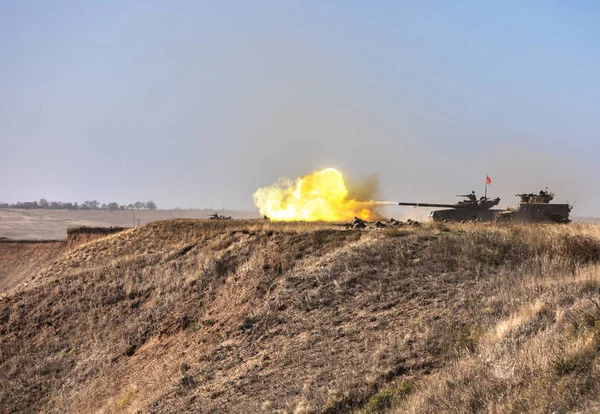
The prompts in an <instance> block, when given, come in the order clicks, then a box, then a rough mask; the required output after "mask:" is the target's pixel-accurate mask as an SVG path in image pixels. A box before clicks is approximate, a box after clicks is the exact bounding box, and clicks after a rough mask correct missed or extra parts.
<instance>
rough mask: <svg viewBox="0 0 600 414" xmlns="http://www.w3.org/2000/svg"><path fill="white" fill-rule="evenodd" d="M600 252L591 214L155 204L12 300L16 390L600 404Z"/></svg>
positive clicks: (438, 404)
mask: <svg viewBox="0 0 600 414" xmlns="http://www.w3.org/2000/svg"><path fill="white" fill-rule="evenodd" d="M599 261H600V227H596V226H593V225H570V226H552V225H531V226H505V227H496V226H492V225H487V224H477V225H473V224H463V225H459V224H457V225H451V226H450V225H434V224H432V225H426V226H423V227H418V228H394V229H381V230H377V231H374V230H369V231H360V230H345V229H342V228H340V227H336V226H332V225H328V224H303V223H298V224H285V223H265V222H262V221H258V220H257V221H237V220H234V221H229V222H226V221H220V222H209V221H198V220H169V221H162V222H154V223H150V224H148V225H145V226H141V227H137V228H133V229H130V230H127V231H124V232H122V233H117V234H114V235H110V236H107V237H105V238H102V239H98V240H95V241H92V242H90V243H87V244H83V245H81V246H79V247H77V248H75V249H72V250H69V251H62V252H57V253H56V257H54V258H53V260H52V261H49V262H47V266H46V267H44V268H36V269H33V268H32V271H31V274H30V277H31V279H30V280H28V282H27V283H26V284H21V285H19V287H17V288H16V289H12V290H11V291H10V292H9V294H7V295H5V297H3V298H1V299H0V409H1V410H8V412H19V411H22V412H68V413H79V412H100V413H113V412H114V413H117V412H128V413H129V412H131V413H136V412H144V413H146V412H150V413H179V412H215V413H220V412H281V413H283V412H288V413H308V412H328V413H336V412H363V413H377V412H398V413H400V412H489V411H493V410H496V412H509V411H510V412H553V411H555V412H567V411H585V412H590V411H600V402H599V401H598V397H597V396H598V395H599V392H600V381H599V380H600V364H599V359H598V349H599V347H600V305H599V304H600V295H599V288H600V272H599V268H598V262H599ZM10 276H11V275H10V272H8V273H7V275H4V276H3V277H10Z"/></svg>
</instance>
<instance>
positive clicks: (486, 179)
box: [485, 175, 492, 185]
mask: <svg viewBox="0 0 600 414" xmlns="http://www.w3.org/2000/svg"><path fill="white" fill-rule="evenodd" d="M485 183H486V184H488V185H489V184H491V183H492V179H491V178H490V176H489V175H486V176H485Z"/></svg>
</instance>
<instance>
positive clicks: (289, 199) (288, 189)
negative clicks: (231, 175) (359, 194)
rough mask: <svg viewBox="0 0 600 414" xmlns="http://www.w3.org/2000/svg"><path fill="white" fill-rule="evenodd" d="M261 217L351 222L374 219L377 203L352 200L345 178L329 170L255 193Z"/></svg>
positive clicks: (333, 170) (285, 219)
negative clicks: (357, 218)
mask: <svg viewBox="0 0 600 414" xmlns="http://www.w3.org/2000/svg"><path fill="white" fill-rule="evenodd" d="M253 198H254V204H255V205H256V207H257V208H258V211H259V212H260V214H261V215H266V216H268V217H269V218H270V219H271V220H277V221H347V220H352V219H353V218H354V217H360V218H362V219H364V220H372V219H375V218H376V217H377V214H376V213H375V212H374V211H373V208H374V206H375V204H376V202H374V201H357V200H352V199H348V189H347V188H346V183H345V182H344V176H343V175H342V173H340V172H339V171H338V170H336V169H335V168H325V169H323V170H319V171H315V172H313V173H311V174H308V175H305V176H304V177H300V178H298V179H296V180H295V181H291V180H289V179H287V178H284V179H281V180H279V182H278V183H276V184H273V185H271V186H268V187H264V188H260V189H258V190H256V192H255V193H254V196H253Z"/></svg>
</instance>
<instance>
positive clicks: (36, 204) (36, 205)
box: [0, 198, 156, 210]
mask: <svg viewBox="0 0 600 414" xmlns="http://www.w3.org/2000/svg"><path fill="white" fill-rule="evenodd" d="M0 208H22V209H27V210H31V209H48V210H127V209H136V210H156V204H155V203H154V201H146V202H144V201H136V202H135V203H131V204H119V203H115V202H114V201H113V202H112V203H102V204H100V202H99V201H97V200H89V201H84V202H83V203H81V204H79V203H77V202H75V203H65V202H62V201H48V200H46V199H45V198H42V199H41V200H40V201H17V202H16V203H13V204H11V203H2V202H0Z"/></svg>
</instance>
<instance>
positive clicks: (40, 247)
mask: <svg viewBox="0 0 600 414" xmlns="http://www.w3.org/2000/svg"><path fill="white" fill-rule="evenodd" d="M64 250H65V242H64V241H59V240H11V239H0V295H3V294H6V292H7V291H8V290H10V289H11V288H13V287H15V286H17V285H18V284H20V283H22V282H23V281H25V280H27V279H28V278H30V277H31V276H33V275H35V274H36V273H37V272H39V271H40V270H41V269H42V268H44V267H45V266H47V265H49V264H50V263H52V261H53V260H55V259H56V258H57V257H58V256H59V255H60V254H61V253H62V252H63V251H64Z"/></svg>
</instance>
